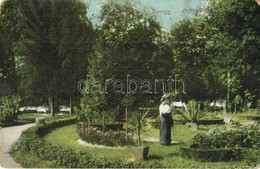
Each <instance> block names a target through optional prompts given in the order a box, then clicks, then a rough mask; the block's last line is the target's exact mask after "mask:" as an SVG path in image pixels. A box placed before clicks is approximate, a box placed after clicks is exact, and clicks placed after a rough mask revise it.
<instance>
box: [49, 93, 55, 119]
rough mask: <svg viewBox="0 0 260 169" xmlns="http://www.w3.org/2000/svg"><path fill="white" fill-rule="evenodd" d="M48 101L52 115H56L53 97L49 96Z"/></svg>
mask: <svg viewBox="0 0 260 169" xmlns="http://www.w3.org/2000/svg"><path fill="white" fill-rule="evenodd" d="M48 102H49V109H50V113H51V116H52V117H54V111H53V100H52V97H49V98H48Z"/></svg>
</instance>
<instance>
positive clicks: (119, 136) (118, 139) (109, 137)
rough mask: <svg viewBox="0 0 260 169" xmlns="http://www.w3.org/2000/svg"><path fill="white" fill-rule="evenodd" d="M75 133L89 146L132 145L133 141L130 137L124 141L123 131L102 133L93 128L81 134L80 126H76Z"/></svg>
mask: <svg viewBox="0 0 260 169" xmlns="http://www.w3.org/2000/svg"><path fill="white" fill-rule="evenodd" d="M77 131H78V133H79V135H80V138H81V139H82V140H84V141H86V142H88V143H91V144H98V145H105V146H113V147H116V146H125V145H132V144H134V140H133V138H132V137H128V139H127V140H126V138H125V132H123V131H112V130H109V131H107V132H105V133H103V132H102V131H101V130H98V129H97V128H95V127H90V128H88V129H86V130H85V131H84V132H83V133H82V131H81V129H80V126H78V128H77Z"/></svg>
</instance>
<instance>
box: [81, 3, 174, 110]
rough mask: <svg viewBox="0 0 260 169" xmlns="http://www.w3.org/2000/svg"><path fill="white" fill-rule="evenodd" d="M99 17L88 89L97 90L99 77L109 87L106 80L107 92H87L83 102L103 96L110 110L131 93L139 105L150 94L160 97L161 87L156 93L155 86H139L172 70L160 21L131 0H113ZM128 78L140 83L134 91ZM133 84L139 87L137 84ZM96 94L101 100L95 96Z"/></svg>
mask: <svg viewBox="0 0 260 169" xmlns="http://www.w3.org/2000/svg"><path fill="white" fill-rule="evenodd" d="M100 20H101V25H100V27H99V28H98V35H99V38H98V40H97V45H96V53H95V55H93V57H92V59H91V63H92V64H91V65H92V66H91V67H90V69H89V73H90V77H89V81H90V85H92V88H91V86H89V89H95V88H94V87H93V84H92V83H91V82H95V81H97V80H101V81H103V82H104V81H105V80H107V82H108V83H107V84H106V86H104V83H103V87H105V88H106V92H104V90H102V92H103V93H102V92H99V93H95V92H94V93H88V94H85V96H84V98H85V99H83V100H84V101H83V102H85V103H86V104H88V103H87V102H88V101H90V100H97V102H99V100H100V99H101V100H102V105H103V108H102V109H104V106H106V109H110V108H116V107H118V105H122V99H123V98H124V97H128V96H127V95H132V96H133V97H132V98H134V99H133V102H134V104H132V105H134V107H135V108H138V106H140V105H141V104H144V103H145V102H146V103H147V102H148V101H149V99H150V97H153V96H157V98H158V93H160V94H161V93H162V91H161V90H160V91H159V90H158V91H157V92H158V93H157V94H156V93H155V92H154V88H153V87H154V86H151V89H150V92H147V93H145V92H141V91H140V88H139V87H140V83H141V80H144V79H147V80H150V81H151V82H154V80H155V79H164V78H166V77H168V76H169V75H170V73H171V70H170V67H171V65H172V53H171V50H170V47H169V45H167V44H164V43H165V41H167V38H165V37H162V34H165V33H163V31H162V28H161V26H160V24H159V23H158V22H157V21H156V20H155V19H154V18H153V17H151V15H149V14H144V13H142V12H140V11H139V10H138V9H137V8H136V7H135V6H134V5H133V4H131V3H129V2H125V3H124V2H121V3H116V2H113V1H110V2H108V3H106V4H103V6H102V10H101V15H100ZM161 63H164V65H162V64H161ZM127 77H128V78H129V79H128V81H129V80H130V79H134V80H135V81H136V82H137V83H138V85H139V86H138V88H137V90H136V91H135V92H131V91H129V90H128V89H129V86H127V82H128V81H127ZM151 85H152V84H151ZM97 86H98V85H96V87H97ZM131 87H132V89H136V88H135V87H136V86H135V85H134V84H132V86H131ZM121 89H122V90H121ZM127 90H128V93H127ZM95 97H98V98H99V99H93V98H95ZM89 98H92V99H89ZM92 105H93V104H92ZM96 107H98V106H96ZM101 107H102V106H101ZM101 111H102V110H101Z"/></svg>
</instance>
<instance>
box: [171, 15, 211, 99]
mask: <svg viewBox="0 0 260 169" xmlns="http://www.w3.org/2000/svg"><path fill="white" fill-rule="evenodd" d="M208 32H209V31H208V27H207V24H206V22H205V20H204V19H203V18H196V19H193V20H182V21H180V22H179V23H178V24H177V25H175V26H174V27H172V29H171V38H170V43H171V47H172V50H173V58H174V66H173V69H172V71H173V72H174V73H175V74H177V75H179V76H180V78H181V79H182V80H183V81H184V82H185V88H186V92H187V94H188V97H189V98H191V99H196V100H201V99H206V98H207V97H208V93H207V85H206V81H207V80H206V79H207V76H206V74H205V72H206V71H207V67H208V65H209V63H210V58H209V57H208V56H207V55H206V53H205V45H206V42H207V39H208V38H209V34H208ZM205 76H206V77H205Z"/></svg>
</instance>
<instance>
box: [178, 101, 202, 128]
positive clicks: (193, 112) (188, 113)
mask: <svg viewBox="0 0 260 169" xmlns="http://www.w3.org/2000/svg"><path fill="white" fill-rule="evenodd" d="M205 114H206V113H204V112H203V111H202V110H201V108H200V103H199V102H196V101H195V100H191V101H189V103H188V104H187V107H185V108H184V110H183V114H182V115H183V116H184V117H185V118H186V119H187V120H189V121H190V122H191V123H198V121H199V120H200V119H201V118H202V117H203V116H205Z"/></svg>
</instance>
